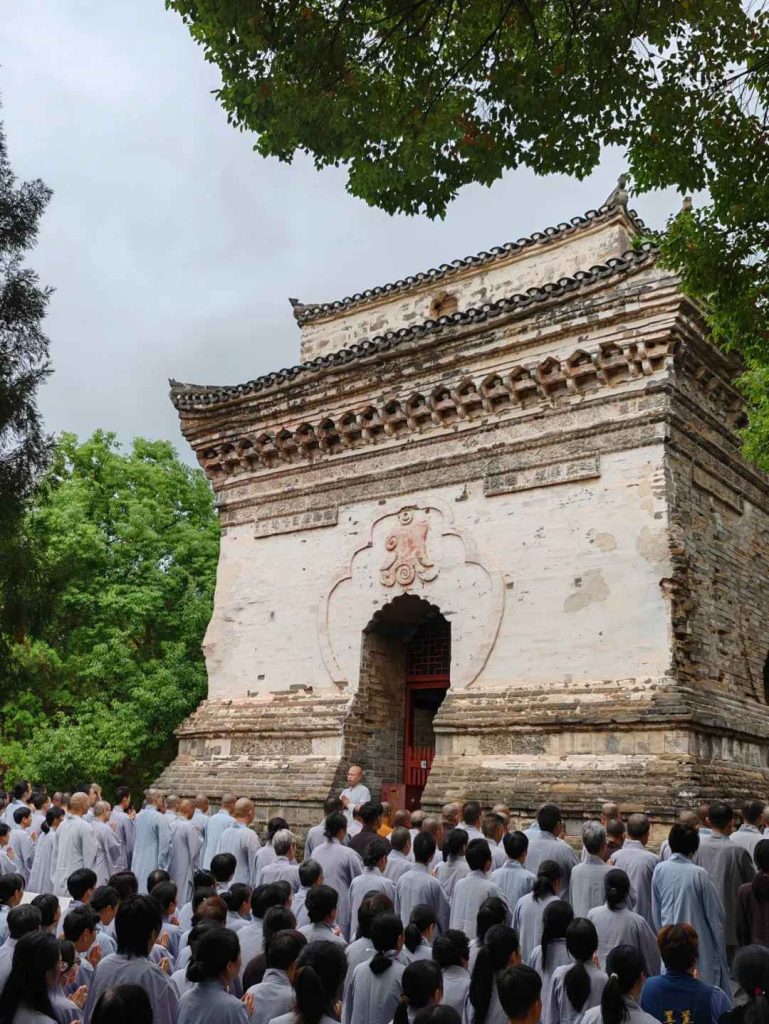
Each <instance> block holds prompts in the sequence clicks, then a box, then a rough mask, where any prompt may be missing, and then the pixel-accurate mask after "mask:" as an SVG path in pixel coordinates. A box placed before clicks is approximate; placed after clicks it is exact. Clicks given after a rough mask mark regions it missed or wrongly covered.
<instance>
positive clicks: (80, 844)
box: [53, 793, 96, 896]
mask: <svg viewBox="0 0 769 1024" xmlns="http://www.w3.org/2000/svg"><path fill="white" fill-rule="evenodd" d="M87 810H88V794H87V793H74V794H73V795H72V799H71V800H70V802H69V814H68V815H67V817H66V818H65V819H64V821H63V822H62V823H61V825H60V826H59V829H58V832H57V833H56V838H57V845H58V851H57V854H56V867H55V869H54V872H53V891H54V894H55V895H56V896H68V895H69V891H68V889H67V879H68V878H69V876H70V875H71V874H72V872H73V871H77V870H78V869H79V868H90V869H91V870H93V865H94V861H95V860H96V840H95V838H94V834H93V830H92V829H91V826H90V825H89V824H88V822H87V821H84V820H83V815H84V814H85V813H86V811H87Z"/></svg>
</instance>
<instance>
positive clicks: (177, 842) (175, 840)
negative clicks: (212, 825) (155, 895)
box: [167, 800, 203, 904]
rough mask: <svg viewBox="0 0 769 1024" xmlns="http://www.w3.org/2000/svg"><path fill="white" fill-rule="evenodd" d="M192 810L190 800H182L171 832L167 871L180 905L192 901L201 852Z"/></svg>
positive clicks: (193, 806) (201, 845) (200, 839)
mask: <svg viewBox="0 0 769 1024" xmlns="http://www.w3.org/2000/svg"><path fill="white" fill-rule="evenodd" d="M194 810H195V805H194V804H193V802H192V800H182V802H181V803H180V805H179V816H178V819H177V824H176V827H175V828H174V829H173V830H172V832H171V855H170V857H169V859H168V869H167V870H168V873H169V875H170V876H171V880H172V881H173V882H175V883H176V894H177V895H176V899H177V902H178V903H180V904H182V903H187V901H188V900H190V899H192V876H193V875H194V873H195V869H196V868H197V866H198V863H199V862H200V855H201V852H202V850H203V836H202V835H201V834H200V830H199V829H198V828H196V826H195V824H194V823H193V821H192V815H193V813H194Z"/></svg>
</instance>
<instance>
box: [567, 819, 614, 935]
mask: <svg viewBox="0 0 769 1024" xmlns="http://www.w3.org/2000/svg"><path fill="white" fill-rule="evenodd" d="M582 846H583V847H584V850H585V858H584V860H582V861H580V863H579V864H577V865H576V866H575V868H574V869H573V871H572V873H571V882H570V886H569V892H570V894H571V905H572V907H573V908H574V916H575V917H587V915H588V912H589V911H590V910H592V909H593V907H600V906H601V904H602V903H603V901H604V879H605V878H606V873H607V872H608V870H609V866H608V864H607V863H606V829H605V828H604V827H603V825H602V824H601V823H600V821H586V822H585V824H584V825H583V826H582Z"/></svg>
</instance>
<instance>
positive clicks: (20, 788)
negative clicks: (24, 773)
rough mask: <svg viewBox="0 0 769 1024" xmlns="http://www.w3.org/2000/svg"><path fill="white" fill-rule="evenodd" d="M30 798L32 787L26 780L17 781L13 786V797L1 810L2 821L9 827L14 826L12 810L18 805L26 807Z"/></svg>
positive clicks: (18, 806)
mask: <svg viewBox="0 0 769 1024" xmlns="http://www.w3.org/2000/svg"><path fill="white" fill-rule="evenodd" d="M31 799H32V787H31V786H30V784H29V783H28V782H26V781H24V782H17V783H16V784H15V785H14V787H13V799H12V800H9V802H8V806H7V807H6V808H5V810H4V811H3V819H2V820H3V821H4V823H5V824H6V825H7V826H8V827H9V828H16V823H15V822H14V820H13V812H14V811H17V810H18V809H19V808H20V807H26V806H27V805H28V804H29V801H30V800H31Z"/></svg>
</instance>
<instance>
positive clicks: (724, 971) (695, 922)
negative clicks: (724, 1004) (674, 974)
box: [652, 825, 731, 1003]
mask: <svg viewBox="0 0 769 1024" xmlns="http://www.w3.org/2000/svg"><path fill="white" fill-rule="evenodd" d="M668 843H669V846H670V857H669V858H668V860H663V861H661V862H660V863H659V864H658V865H657V867H656V868H655V869H654V876H653V878H652V917H653V919H654V930H655V931H657V932H659V930H660V928H664V927H665V925H668V924H690V925H691V926H692V928H694V930H695V931H696V932H697V936H698V938H699V956H698V960H697V965H698V967H697V969H698V971H699V976H700V978H701V979H702V981H704V982H706V983H707V984H708V985H716V986H717V987H718V988H720V989H722V990H723V991H724V992H725V993H726V995H727V997H728V998H729V1001H730V1003H731V987H730V984H729V967H728V965H727V961H726V943H725V941H724V924H725V920H726V915H725V913H724V907H723V904H722V903H721V898H720V897H719V895H718V893H717V892H716V889H715V886H714V885H713V883H712V882H711V880H710V877H709V876H708V873H707V871H706V870H705V869H704V868H701V867H699V865H697V864H694V863H693V862H692V857H693V856H694V854H695V853H696V852H697V849H698V847H699V843H700V840H699V836H698V833H697V831H696V829H694V828H691V827H689V826H686V825H674V826H673V827H672V828H671V830H670V835H669V837H668Z"/></svg>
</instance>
